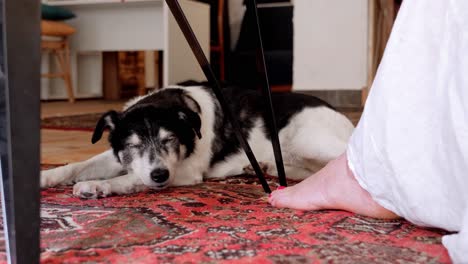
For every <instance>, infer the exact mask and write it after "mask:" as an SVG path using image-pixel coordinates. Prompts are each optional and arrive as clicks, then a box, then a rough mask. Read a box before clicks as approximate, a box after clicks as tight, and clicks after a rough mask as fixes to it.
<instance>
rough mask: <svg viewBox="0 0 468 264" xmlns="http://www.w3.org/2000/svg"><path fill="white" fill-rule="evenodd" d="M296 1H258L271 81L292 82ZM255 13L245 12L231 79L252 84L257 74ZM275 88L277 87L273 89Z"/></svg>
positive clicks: (273, 85)
mask: <svg viewBox="0 0 468 264" xmlns="http://www.w3.org/2000/svg"><path fill="white" fill-rule="evenodd" d="M293 11H294V6H293V3H291V2H289V1H278V0H276V1H275V0H270V1H267V0H263V1H258V16H259V20H260V28H261V36H262V40H263V45H264V50H265V60H266V66H267V70H268V76H269V80H270V85H271V86H272V87H273V88H274V87H275V86H281V85H283V86H284V85H286V86H291V84H292V69H293V65H292V63H293V21H292V19H293ZM253 19H254V17H253V13H251V12H250V10H247V11H246V12H245V15H244V18H243V20H242V25H241V30H240V34H239V38H238V40H237V44H236V46H235V48H234V50H233V51H232V54H231V59H230V63H231V65H230V67H229V68H230V73H229V81H231V82H234V83H237V84H241V85H249V84H250V86H251V84H252V80H255V78H256V76H257V68H256V67H257V66H256V57H255V56H256V43H255V42H254V41H252V40H253V39H255V35H254V34H256V31H255V28H254V27H253V25H255V23H254V21H253ZM273 90H274V89H273Z"/></svg>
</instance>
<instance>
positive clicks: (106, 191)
mask: <svg viewBox="0 0 468 264" xmlns="http://www.w3.org/2000/svg"><path fill="white" fill-rule="evenodd" d="M111 193H112V190H111V185H110V184H109V183H108V182H106V181H85V182H78V183H77V184H75V185H74V186H73V195H75V196H77V197H79V198H82V199H97V198H101V197H107V196H109V195H110V194H111Z"/></svg>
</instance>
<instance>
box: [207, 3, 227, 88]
mask: <svg viewBox="0 0 468 264" xmlns="http://www.w3.org/2000/svg"><path fill="white" fill-rule="evenodd" d="M225 3H226V1H225V0H218V14H217V30H218V39H217V42H215V43H213V44H211V47H210V50H211V52H213V53H219V77H220V79H221V80H222V81H224V80H225V74H226V73H225V71H226V70H225V51H224V18H225V17H224V10H225V8H224V5H225Z"/></svg>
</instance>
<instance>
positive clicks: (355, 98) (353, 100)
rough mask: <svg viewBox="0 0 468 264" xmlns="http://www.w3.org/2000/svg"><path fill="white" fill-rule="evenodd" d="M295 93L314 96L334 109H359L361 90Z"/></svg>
mask: <svg viewBox="0 0 468 264" xmlns="http://www.w3.org/2000/svg"><path fill="white" fill-rule="evenodd" d="M295 92H298V93H303V94H307V95H313V96H316V97H318V98H320V99H322V100H324V101H326V102H328V103H329V104H331V105H333V106H334V107H352V108H354V107H361V100H362V95H361V93H362V91H361V90H314V91H295Z"/></svg>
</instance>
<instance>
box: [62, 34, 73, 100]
mask: <svg viewBox="0 0 468 264" xmlns="http://www.w3.org/2000/svg"><path fill="white" fill-rule="evenodd" d="M64 53H65V58H64V66H65V67H64V75H65V78H64V79H65V85H66V86H67V90H68V101H69V102H70V103H74V102H75V96H74V95H73V83H72V79H71V63H70V47H69V45H68V40H66V43H65V52H64Z"/></svg>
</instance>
